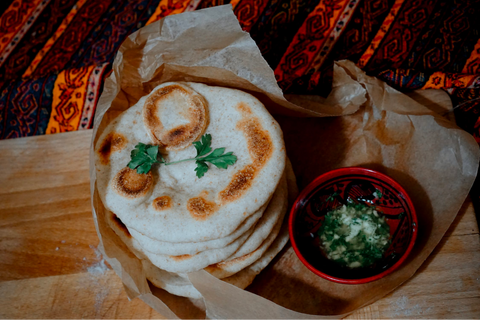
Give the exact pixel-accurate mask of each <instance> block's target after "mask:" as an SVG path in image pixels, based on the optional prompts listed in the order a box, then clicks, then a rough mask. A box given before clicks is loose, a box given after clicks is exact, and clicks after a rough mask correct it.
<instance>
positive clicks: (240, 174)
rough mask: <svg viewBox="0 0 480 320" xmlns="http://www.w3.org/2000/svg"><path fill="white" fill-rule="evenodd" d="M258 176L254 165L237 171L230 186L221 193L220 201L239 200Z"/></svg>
mask: <svg viewBox="0 0 480 320" xmlns="http://www.w3.org/2000/svg"><path fill="white" fill-rule="evenodd" d="M255 175H256V168H255V166H254V165H247V166H245V167H244V168H243V169H241V170H239V171H237V172H236V173H235V174H234V175H233V178H232V181H230V183H229V184H228V186H227V187H226V188H225V189H224V190H222V191H220V194H219V195H220V199H221V200H222V201H233V200H235V199H237V198H239V197H240V196H241V195H242V194H243V192H244V191H246V190H247V189H248V188H250V186H251V185H252V182H253V179H254V178H255Z"/></svg>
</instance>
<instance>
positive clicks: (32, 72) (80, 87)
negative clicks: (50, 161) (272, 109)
mask: <svg viewBox="0 0 480 320" xmlns="http://www.w3.org/2000/svg"><path fill="white" fill-rule="evenodd" d="M227 3H231V5H232V6H233V7H234V11H235V14H236V15H237V17H238V19H239V21H240V24H241V26H242V28H243V29H244V30H245V31H248V32H250V34H251V35H252V37H253V39H254V40H255V41H256V42H257V44H258V46H259V48H260V50H261V51H262V54H263V55H264V57H265V59H266V60H267V62H268V63H269V64H270V66H271V67H272V69H273V70H274V71H275V76H276V78H277V80H278V83H279V85H280V86H281V87H282V89H284V91H285V92H288V93H308V94H320V95H327V94H328V92H329V90H330V84H331V76H332V70H333V69H332V66H333V61H334V60H339V59H350V60H352V61H354V62H355V63H357V65H359V66H360V67H361V68H363V69H364V70H365V71H367V72H368V73H369V74H371V75H375V76H377V77H379V78H381V79H382V80H384V81H386V82H388V83H389V84H390V85H392V86H394V87H396V88H398V89H400V90H412V89H428V88H436V89H444V90H446V91H447V92H448V93H449V94H450V96H451V97H452V100H453V102H454V105H455V106H456V110H455V112H456V116H457V121H458V123H459V125H460V126H461V127H463V128H464V129H465V130H467V131H469V132H470V133H472V134H473V136H474V137H475V138H476V139H477V141H478V142H479V143H480V117H479V114H478V113H479V111H480V94H479V93H480V91H479V90H480V27H479V22H478V19H475V17H476V16H477V15H478V14H479V13H480V1H467V0H463V1H461V0H454V1H441V0H426V1H418V0H335V1H333V0H232V1H230V2H229V0H115V1H113V0H13V1H12V0H10V1H8V0H7V1H5V0H3V1H2V4H0V139H8V138H16V137H24V136H31V135H39V134H51V133H57V132H66V131H73V130H80V129H87V128H91V126H92V124H93V114H94V111H95V106H96V103H97V100H98V97H99V95H100V93H101V90H102V83H103V79H104V77H105V76H106V75H107V74H108V72H109V69H110V65H111V63H112V61H113V59H114V56H115V52H116V50H117V49H118V47H119V46H120V44H121V43H122V42H123V40H125V38H126V37H127V36H128V35H129V34H130V33H132V32H134V31H136V30H137V29H138V28H141V27H143V26H145V25H147V24H149V23H152V22H154V21H156V20H158V19H160V18H162V17H164V16H167V15H170V14H176V13H181V12H184V11H192V10H196V9H202V8H207V7H211V6H216V5H222V4H227Z"/></svg>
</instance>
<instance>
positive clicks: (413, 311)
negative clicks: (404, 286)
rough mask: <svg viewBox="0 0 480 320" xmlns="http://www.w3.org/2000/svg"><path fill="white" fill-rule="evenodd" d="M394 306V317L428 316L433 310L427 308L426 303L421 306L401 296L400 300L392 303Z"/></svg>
mask: <svg viewBox="0 0 480 320" xmlns="http://www.w3.org/2000/svg"><path fill="white" fill-rule="evenodd" d="M392 306H393V308H392V309H393V316H396V317H398V316H407V317H411V316H420V315H423V314H428V313H429V312H430V310H431V308H430V307H428V308H426V309H425V307H426V305H425V303H421V305H420V304H412V303H411V302H410V301H409V299H408V297H407V296H401V297H400V298H398V299H397V301H395V302H394V303H392Z"/></svg>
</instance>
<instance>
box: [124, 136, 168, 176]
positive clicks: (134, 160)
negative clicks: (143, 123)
mask: <svg viewBox="0 0 480 320" xmlns="http://www.w3.org/2000/svg"><path fill="white" fill-rule="evenodd" d="M158 157H159V154H158V146H152V145H148V144H144V143H141V142H139V143H138V144H137V145H136V146H135V149H133V150H132V152H131V153H130V159H131V160H130V162H129V163H128V165H127V166H128V167H129V168H130V169H137V172H138V173H148V171H150V169H151V168H152V166H153V165H154V164H155V163H165V161H164V160H163V158H162V156H161V155H160V161H159V160H158Z"/></svg>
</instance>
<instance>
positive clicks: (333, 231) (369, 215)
mask: <svg viewBox="0 0 480 320" xmlns="http://www.w3.org/2000/svg"><path fill="white" fill-rule="evenodd" d="M318 235H319V236H320V247H321V249H322V250H323V252H324V253H325V254H326V256H327V257H328V258H329V259H331V260H334V261H335V262H337V263H338V264H340V265H342V266H345V267H349V268H359V267H368V266H371V265H372V264H374V263H375V262H376V261H378V260H380V259H381V258H382V256H383V253H384V252H385V250H386V249H387V248H388V246H389V245H390V240H389V238H390V227H389V226H388V224H387V223H386V222H385V217H383V216H380V215H379V214H378V212H377V211H375V209H374V208H372V207H369V206H366V205H364V204H353V203H349V204H348V205H343V206H341V207H338V208H336V209H335V210H333V211H330V212H329V213H327V214H326V216H325V220H324V222H323V224H322V226H321V227H320V229H319V231H318Z"/></svg>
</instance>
